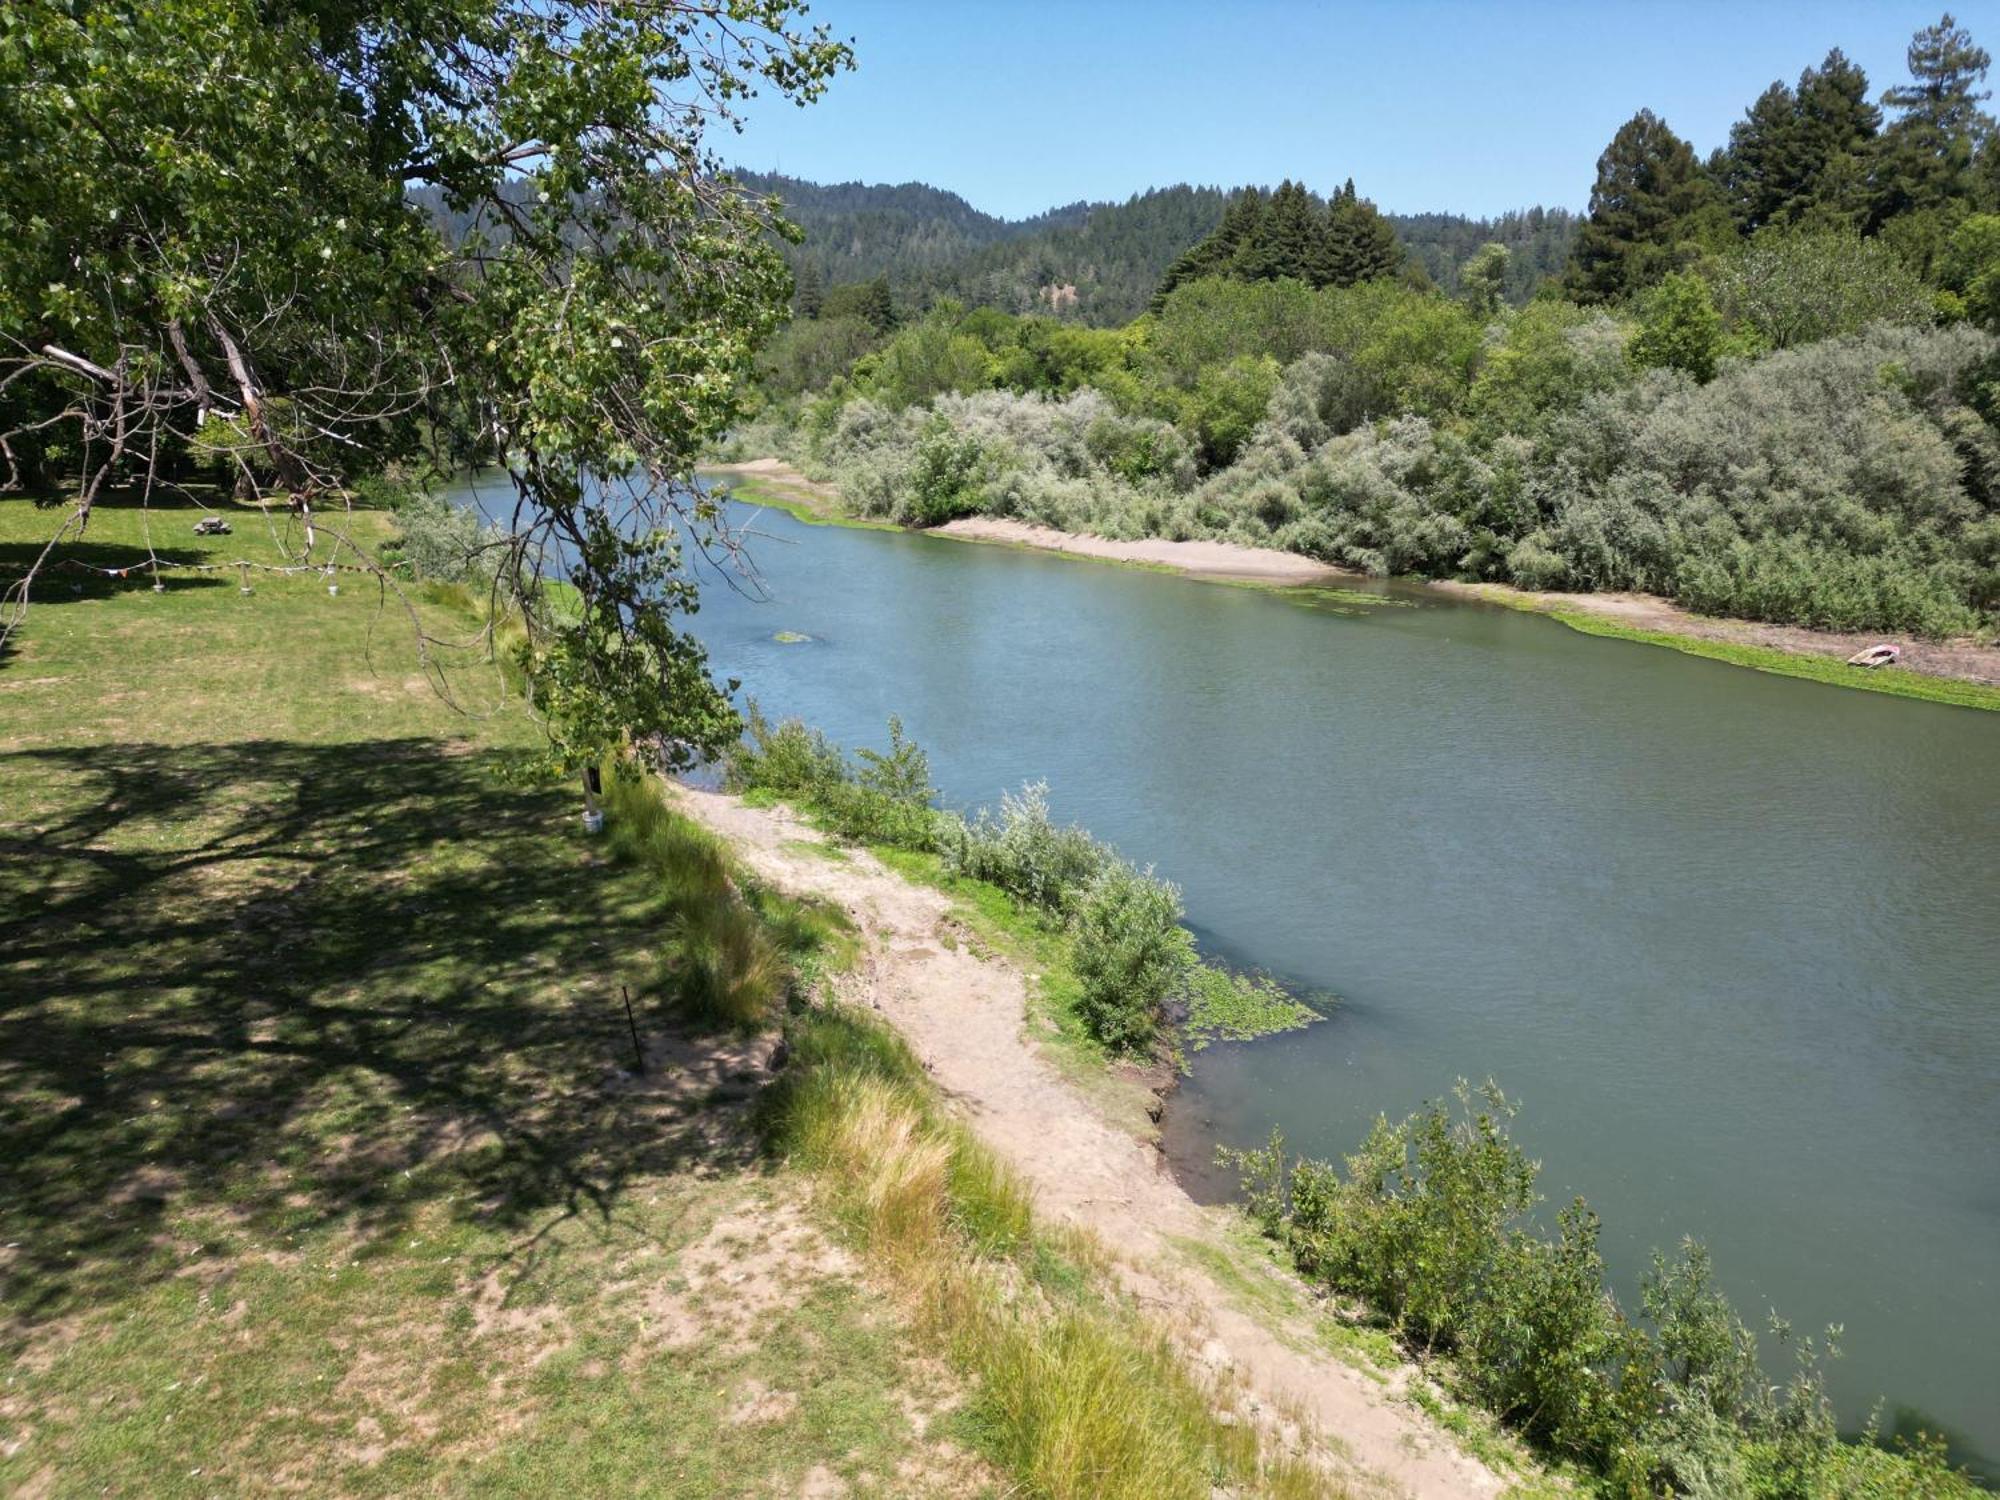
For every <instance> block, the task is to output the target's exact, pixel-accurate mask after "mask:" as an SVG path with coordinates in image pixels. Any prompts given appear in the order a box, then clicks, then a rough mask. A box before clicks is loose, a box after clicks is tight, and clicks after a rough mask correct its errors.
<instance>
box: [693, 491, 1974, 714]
mask: <svg viewBox="0 0 2000 1500" xmlns="http://www.w3.org/2000/svg"><path fill="white" fill-rule="evenodd" d="M703 472H704V473H714V474H720V475H725V476H727V475H737V476H740V477H742V478H743V479H745V480H747V481H750V483H751V485H752V487H753V492H756V491H761V492H764V493H768V494H769V495H771V496H773V497H775V498H777V499H778V500H780V502H781V503H784V504H786V505H787V506H788V508H791V507H796V508H799V509H803V510H805V511H807V512H809V513H810V514H811V515H812V516H816V517H819V518H821V519H828V520H831V519H835V518H837V517H839V516H840V515H841V514H842V511H841V505H840V497H839V494H838V492H837V491H836V490H835V489H834V488H833V487H832V486H831V485H827V484H822V483H820V482H818V481H817V480H813V479H809V478H807V477H806V476H805V475H804V474H802V473H800V472H799V471H798V470H797V469H796V468H794V467H793V466H792V465H790V464H788V463H786V462H784V461H783V460H782V459H776V458H758V459H751V460H748V461H747V462H743V463H733V464H715V465H706V466H704V468H703ZM934 530H935V533H936V534H937V535H940V536H949V537H956V538H959V539H960V540H965V541H983V542H1004V543H1008V544H1011V545H1013V546H1019V547H1034V548H1038V549H1041V550H1044V551H1051V552H1062V553H1067V554H1069V555H1071V556H1076V557H1092V558H1099V559H1102V560H1105V561H1112V562H1127V563H1136V564H1141V565H1146V566H1153V567H1164V568H1172V569H1174V570H1176V571H1178V572H1183V573H1187V574H1190V575H1193V576H1196V577H1206V578H1222V579H1234V580H1237V581H1242V582H1259V583H1270V584H1279V585H1283V584H1313V583H1321V584H1324V583H1330V582H1333V581H1336V580H1338V579H1340V578H1343V577H1346V578H1354V577H1358V576H1360V575H1358V574H1356V573H1353V572H1352V571H1351V570H1347V569H1341V568H1335V567H1331V566H1329V565H1327V564H1324V563H1319V562H1315V561H1313V560H1312V559H1311V558H1307V557H1301V556H1299V555H1298V554H1296V553H1290V552H1279V551H1276V550H1274V549H1271V548H1265V547H1245V546H1241V545H1238V544H1237V543H1234V542H1173V541H1167V540H1165V539H1163V538H1157V537H1156V538H1150V539H1147V540H1143V541H1131V542H1124V541H1113V540H1111V539H1109V538H1106V537H1098V536H1083V535H1079V534H1077V533H1075V532H1067V531H1057V530H1054V529H1053V528H1050V527H1047V526H1034V525H1030V524H1028V523H1027V522H1024V521H1013V520H1006V519H1003V518H1000V517H994V516H967V517H963V518H961V519H959V520H956V521H951V522H947V523H946V524H945V525H943V526H939V527H936V528H934ZM1426 586H1427V587H1430V588H1435V589H1439V590H1442V591H1444V592H1447V593H1452V594H1457V595H1459V596H1460V597H1464V598H1475V599H1485V600H1487V601H1488V602H1490V603H1496V604H1507V605H1510V606H1513V607H1515V608H1525V609H1533V610H1539V611H1541V612H1544V613H1548V614H1553V615H1557V616H1562V615H1565V614H1582V615H1589V616H1592V617H1595V618H1598V619H1602V620H1604V621H1606V622H1608V623H1610V624H1612V625H1615V626H1618V627H1621V628H1623V629H1626V630H1632V631H1645V632H1651V633H1655V634H1660V635H1671V636H1679V637H1683V638H1686V639H1691V640H1706V641H1719V642H1723V643H1726V644H1729V645H1738V646H1752V647H1759V648H1762V649H1765V650H1770V651H1783V652H1789V653H1793V654H1803V655H1808V656H1827V657H1835V658H1838V659H1839V660H1841V661H1843V662H1844V661H1845V660H1846V659H1847V658H1848V657H1850V656H1852V655H1854V654H1855V653H1856V652H1858V651H1863V650H1866V649H1867V648H1868V647H1870V646H1875V645H1879V644H1881V643H1882V642H1884V641H1885V640H1886V641H1891V642H1893V643H1894V644H1896V645H1899V646H1900V647H1901V648H1902V655H1901V657H1900V658H1899V659H1898V661H1897V665H1898V666H1899V667H1901V668H1905V669H1907V670H1909V671H1913V672H1919V673H1923V674H1925V675H1927V676H1933V677H1945V678H1951V679H1953V680H1956V681H1960V682H1972V683H1978V684H1981V685H1983V686H1987V687H2000V643H1991V642H1981V641H1974V640H1950V641H1926V640H1921V639H1916V638H1910V637H1903V636H1883V635H1856V634H1848V633H1844V632H1839V631H1829V630H1811V629H1807V628H1806V627H1805V626H1802V625H1768V624H1763V623H1761V622H1758V621H1754V620H1727V619H1714V618H1710V617H1708V616H1706V615H1697V614H1694V613H1693V612H1691V611H1689V610H1685V609H1682V608H1681V607H1680V606H1679V605H1677V604H1673V603H1671V602H1670V601H1668V600H1666V599H1662V598H1660V597H1658V596H1657V595H1653V594H1631V593H1603V594H1579V593H1563V592H1553V591H1543V592H1537V591H1535V590H1530V589H1517V588H1514V587H1512V586H1510V585H1507V584H1498V583H1460V582H1456V581H1453V580H1433V581H1429V582H1427V584H1426ZM1863 670H1864V669H1862V668H1859V667H1857V668H1855V672H1856V674H1857V675H1859V674H1860V673H1861V672H1862V671H1863Z"/></svg>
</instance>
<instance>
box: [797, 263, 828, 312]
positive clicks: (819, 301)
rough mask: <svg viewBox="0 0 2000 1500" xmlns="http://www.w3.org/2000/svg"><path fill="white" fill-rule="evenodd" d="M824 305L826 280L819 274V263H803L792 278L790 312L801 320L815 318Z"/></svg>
mask: <svg viewBox="0 0 2000 1500" xmlns="http://www.w3.org/2000/svg"><path fill="white" fill-rule="evenodd" d="M825 305H826V280H825V278H824V277H822V276H821V275H820V273H819V262H818V261H814V260H808V261H805V262H803V263H802V264H801V265H800V266H799V270H798V275H797V276H796V277H795V278H793V287H792V311H793V312H794V313H796V314H797V315H798V316H799V317H801V318H816V317H818V316H819V312H820V309H821V308H822V307H824V306H825Z"/></svg>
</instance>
